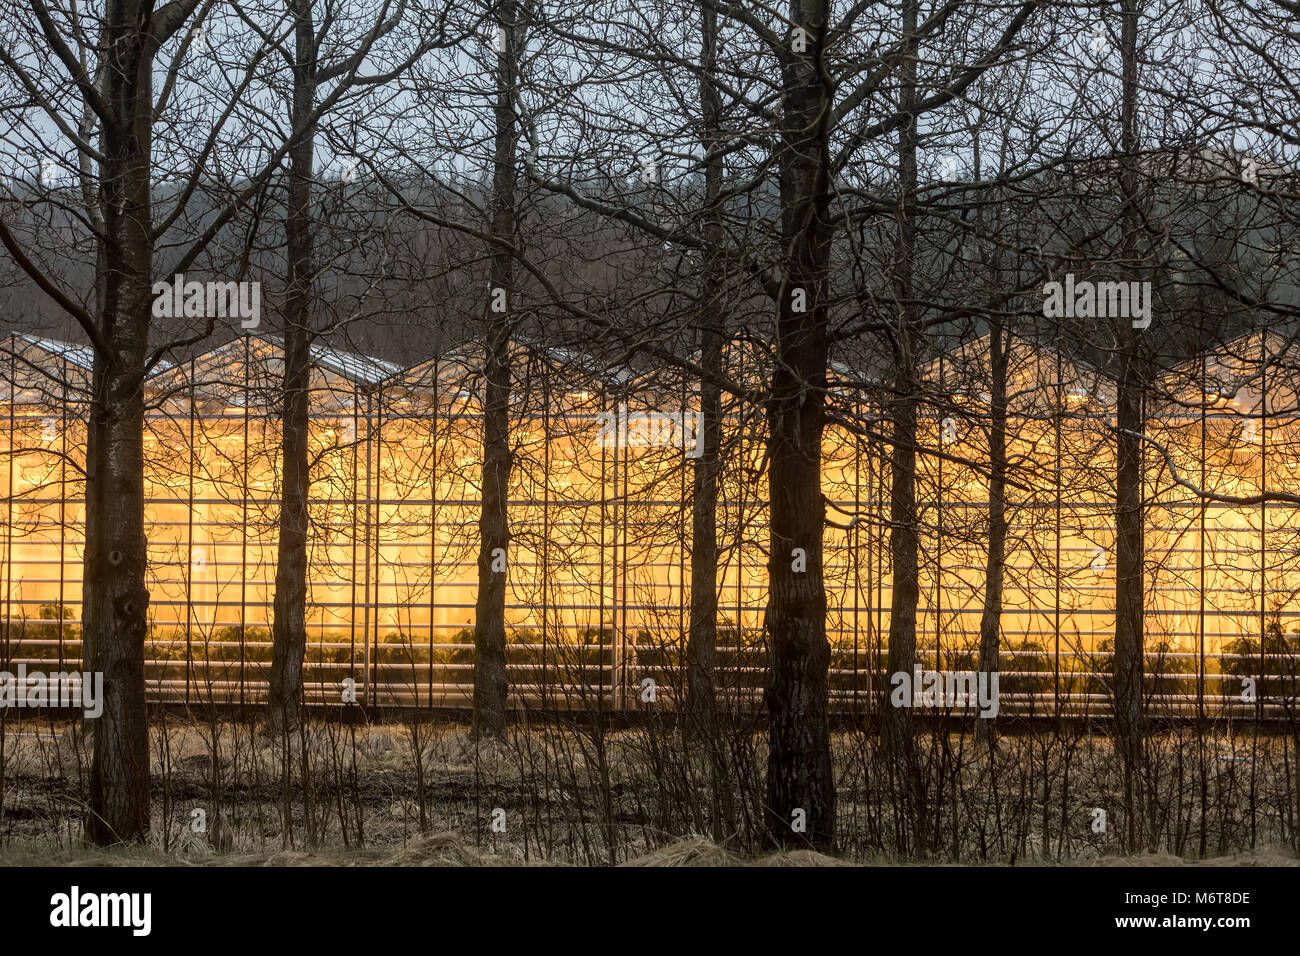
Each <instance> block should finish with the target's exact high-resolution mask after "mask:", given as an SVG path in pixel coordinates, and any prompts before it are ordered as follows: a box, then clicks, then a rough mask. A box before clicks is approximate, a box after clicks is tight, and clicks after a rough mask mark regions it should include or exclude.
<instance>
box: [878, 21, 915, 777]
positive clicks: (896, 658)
mask: <svg viewBox="0 0 1300 956" xmlns="http://www.w3.org/2000/svg"><path fill="white" fill-rule="evenodd" d="M916 18H917V5H916V0H906V2H905V3H904V4H903V35H904V37H905V39H906V42H905V43H904V56H905V59H904V60H903V63H902V64H901V66H900V85H901V90H900V94H899V112H900V113H902V114H903V117H904V119H903V122H902V125H901V126H900V127H899V131H898V179H899V183H898V212H897V214H896V215H897V218H898V241H897V245H896V248H895V265H894V271H895V278H894V282H895V295H896V301H897V309H898V325H897V327H896V328H895V332H894V356H893V357H894V365H895V376H894V395H893V399H892V402H891V404H892V406H893V407H892V409H891V417H892V419H893V450H892V452H891V453H890V478H891V481H890V491H889V525H890V532H889V553H890V558H891V561H892V569H893V580H892V583H891V588H890V602H891V603H890V612H889V655H888V665H887V666H888V676H892V675H894V674H900V673H902V674H907V675H908V678H909V680H910V679H911V675H912V668H913V666H914V665H915V663H916V606H917V602H918V600H919V598H920V583H919V577H918V561H919V555H920V534H919V529H918V527H917V511H916V444H917V414H918V405H919V402H920V391H921V384H920V381H919V380H918V378H917V371H916V362H917V359H916V334H917V327H918V324H919V316H918V314H917V312H918V310H917V306H916V304H915V302H914V301H913V294H912V286H913V273H914V270H915V268H916V263H915V258H914V257H915V253H916V208H915V203H916V185H917V169H916V150H917V139H916V52H917V47H916V40H915V39H914V38H915V35H916ZM885 699H886V703H885V706H884V707H883V708H882V712H883V714H884V720H883V722H882V726H881V729H882V732H883V736H884V741H885V745H886V746H887V747H888V748H889V749H890V750H891V751H892V752H893V753H894V754H895V755H897V756H899V757H901V758H902V764H903V768H904V770H905V771H906V772H907V774H908V776H909V778H911V779H913V782H916V783H918V786H919V782H917V781H916V779H915V778H916V776H917V774H918V773H919V770H918V768H917V767H916V766H915V762H916V761H915V742H914V740H913V729H912V728H913V722H912V710H911V707H910V706H905V707H893V706H891V705H890V704H889V702H888V699H889V685H888V684H886V689H885ZM910 703H911V701H908V704H909V705H910Z"/></svg>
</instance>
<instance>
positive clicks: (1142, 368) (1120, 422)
mask: <svg viewBox="0 0 1300 956" xmlns="http://www.w3.org/2000/svg"><path fill="white" fill-rule="evenodd" d="M1122 12H1123V17H1124V19H1123V22H1122V30H1121V47H1122V49H1121V55H1122V57H1123V72H1124V82H1123V94H1122V103H1121V126H1122V129H1121V138H1122V143H1121V147H1122V151H1123V156H1122V165H1121V170H1120V191H1121V194H1122V197H1123V201H1124V214H1123V229H1124V235H1123V237H1122V243H1123V251H1124V255H1123V261H1124V263H1125V264H1126V266H1127V267H1128V268H1129V269H1132V270H1134V271H1136V270H1137V269H1138V261H1137V241H1138V234H1139V232H1140V230H1141V228H1142V218H1141V210H1140V209H1139V208H1138V181H1137V176H1138V170H1137V150H1138V137H1137V21H1138V0H1123V4H1122ZM1120 342H1121V347H1122V349H1123V351H1122V354H1121V355H1120V363H1121V368H1120V375H1119V388H1118V394H1117V396H1116V409H1115V428H1116V432H1115V652H1114V657H1113V665H1114V672H1113V677H1114V683H1115V727H1116V731H1117V737H1118V744H1119V748H1118V749H1119V751H1120V757H1121V761H1122V763H1123V767H1124V795H1125V803H1126V806H1125V817H1126V820H1127V823H1128V827H1127V829H1128V838H1129V849H1130V850H1133V849H1136V848H1137V843H1138V841H1139V833H1140V829H1139V819H1140V815H1141V805H1142V793H1141V765H1142V749H1143V746H1142V745H1143V739H1144V736H1145V732H1146V731H1145V727H1144V721H1143V716H1142V671H1143V659H1142V655H1143V647H1144V637H1143V620H1142V614H1143V604H1144V592H1145V582H1144V577H1145V575H1144V571H1143V566H1142V565H1143V560H1144V556H1145V542H1144V539H1143V520H1144V516H1143V510H1144V509H1143V500H1142V441H1143V438H1142V436H1143V431H1144V428H1145V422H1144V417H1145V415H1144V409H1143V407H1142V404H1143V394H1144V391H1145V385H1146V380H1147V374H1146V363H1145V360H1144V356H1145V351H1144V350H1145V347H1146V346H1145V341H1144V339H1143V338H1142V333H1141V331H1139V330H1137V329H1134V328H1132V324H1131V323H1129V322H1127V321H1126V322H1125V324H1124V326H1123V328H1122V331H1121V335H1120Z"/></svg>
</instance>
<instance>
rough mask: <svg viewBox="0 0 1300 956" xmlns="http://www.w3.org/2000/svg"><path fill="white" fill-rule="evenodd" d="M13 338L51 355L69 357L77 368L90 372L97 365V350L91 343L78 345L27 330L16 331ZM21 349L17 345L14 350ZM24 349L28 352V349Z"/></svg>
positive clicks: (69, 360)
mask: <svg viewBox="0 0 1300 956" xmlns="http://www.w3.org/2000/svg"><path fill="white" fill-rule="evenodd" d="M11 338H13V339H15V340H16V341H19V342H25V343H26V344H27V345H29V346H32V347H34V348H37V349H40V350H41V351H43V352H46V353H48V354H49V355H52V356H55V357H57V358H63V359H67V360H68V362H70V363H71V364H73V365H75V366H76V367H77V368H80V369H84V370H85V371H87V372H89V371H92V370H93V369H94V367H95V350H94V349H92V348H91V347H90V346H89V345H77V344H75V343H72V342H61V341H59V340H58V339H47V338H42V337H40V336H37V335H29V334H27V333H26V332H16V333H14V335H13V336H11ZM18 350H19V349H18V348H17V347H15V349H14V351H18ZM22 351H24V352H26V351H27V350H26V349H23V350H22Z"/></svg>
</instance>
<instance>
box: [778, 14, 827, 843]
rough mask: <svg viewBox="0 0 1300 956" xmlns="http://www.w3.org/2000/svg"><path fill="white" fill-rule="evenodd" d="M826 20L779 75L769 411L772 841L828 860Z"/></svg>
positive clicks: (809, 24) (808, 21)
mask: <svg viewBox="0 0 1300 956" xmlns="http://www.w3.org/2000/svg"><path fill="white" fill-rule="evenodd" d="M829 13H830V11H829V3H828V0H791V4H790V22H791V24H792V25H793V27H794V28H795V29H800V30H803V31H805V34H806V37H807V46H806V49H805V50H804V51H802V52H795V51H794V50H793V49H791V50H788V51H786V52H785V54H784V55H783V61H784V62H783V64H782V86H783V100H784V107H785V108H784V110H783V114H782V123H781V147H780V148H781V154H780V158H779V159H780V179H781V234H782V241H783V244H784V247H785V250H786V255H787V257H788V258H787V261H786V264H785V279H784V282H783V284H782V288H781V291H780V302H779V303H778V308H779V312H778V318H777V354H776V368H775V370H774V372H773V375H772V390H771V397H770V399H769V400H768V409H767V415H768V425H769V429H770V435H769V438H768V454H769V461H770V471H769V475H768V483H769V490H768V494H769V501H770V508H771V512H770V535H771V537H770V541H771V544H770V546H771V555H770V558H769V565H768V573H769V588H770V593H769V598H768V606H767V620H766V627H767V631H768V638H769V641H770V656H771V667H770V673H769V675H768V684H767V693H766V704H767V710H768V716H769V721H770V725H769V730H768V733H769V748H768V763H767V816H768V820H767V824H768V827H767V829H768V837H769V840H770V841H771V842H772V843H774V844H777V845H789V844H807V845H812V846H815V847H819V848H824V849H830V848H833V846H834V842H835V784H834V779H833V767H832V764H831V752H830V723H829V719H828V714H827V699H826V694H827V675H828V670H829V668H830V659H831V648H830V643H829V642H828V641H827V638H826V591H825V587H824V582H823V568H822V525H823V523H824V519H825V506H824V499H823V497H822V491H821V469H822V442H821V439H822V428H823V425H824V418H825V402H826V391H825V390H826V363H827V351H828V346H827V324H828V312H827V310H828V298H829V286H830V282H829V271H828V265H829V256H830V240H831V228H830V225H829V223H828V221H827V211H828V208H829V201H830V154H829V138H830V124H831V105H832V103H831V101H832V97H833V90H832V88H831V86H830V80H829V78H828V77H827V76H826V74H825V72H824V69H825V67H824V63H823V61H822V57H823V51H824V48H825V41H826V32H827V25H828V19H829ZM792 47H793V44H792Z"/></svg>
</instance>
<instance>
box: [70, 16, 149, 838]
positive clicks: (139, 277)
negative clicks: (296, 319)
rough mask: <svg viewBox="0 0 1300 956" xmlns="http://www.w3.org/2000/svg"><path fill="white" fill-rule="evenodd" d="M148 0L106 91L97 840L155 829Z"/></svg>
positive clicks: (93, 591) (93, 628) (121, 44)
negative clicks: (147, 379)
mask: <svg viewBox="0 0 1300 956" xmlns="http://www.w3.org/2000/svg"><path fill="white" fill-rule="evenodd" d="M140 6H141V5H140V4H136V3H122V2H118V3H112V4H110V5H109V18H110V19H109V23H108V27H107V40H108V44H107V56H108V61H109V65H108V69H107V90H106V93H107V99H108V101H109V106H110V108H111V110H112V114H113V117H114V119H115V120H116V122H114V123H109V124H105V128H104V133H103V137H102V143H103V148H104V154H105V161H104V163H103V164H102V180H101V190H102V192H101V196H102V206H103V210H104V229H105V237H106V241H105V263H106V266H107V270H106V274H105V277H104V281H103V285H102V288H103V293H104V298H103V302H102V314H101V316H100V328H101V330H102V332H103V333H104V338H105V340H106V344H107V347H108V349H109V350H110V352H109V354H103V352H102V350H100V349H96V350H95V359H94V372H93V382H94V395H93V400H92V405H91V413H90V422H89V437H88V442H87V460H86V475H87V480H86V512H87V515H88V520H87V523H86V557H85V571H84V592H83V593H84V598H83V610H82V617H83V621H84V639H85V640H86V642H87V644H88V647H89V655H88V656H89V659H90V670H92V671H99V672H102V673H103V675H104V709H103V713H102V715H101V716H100V718H99V724H98V727H97V728H96V733H95V735H94V741H95V742H94V748H93V756H92V763H91V771H90V806H89V815H88V820H87V825H86V838H87V840H89V841H90V842H91V843H94V844H98V845H101V846H102V845H109V844H112V843H117V842H123V841H143V840H144V839H145V838H146V837H147V836H148V833H149V810H150V807H149V736H148V714H147V710H146V707H145V685H144V643H145V638H146V636H147V633H148V623H147V617H146V614H147V611H148V607H149V591H148V588H147V587H146V585H145V566H146V561H147V554H146V549H147V542H146V540H145V534H144V431H143V430H144V394H143V381H144V365H145V355H146V350H147V348H148V337H149V320H150V314H151V291H152V270H153V240H152V236H151V230H152V223H153V216H152V205H151V196H150V182H149V173H150V168H151V167H150V161H151V156H150V153H151V149H152V132H153V130H152V124H153V101H152V88H151V79H152V63H153V48H152V44H151V43H150V41H149V39H148V37H147V36H146V35H145V33H144V28H143V26H142V24H143V23H145V22H147V16H146V11H143V10H141V9H140ZM146 6H148V5H146Z"/></svg>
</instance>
